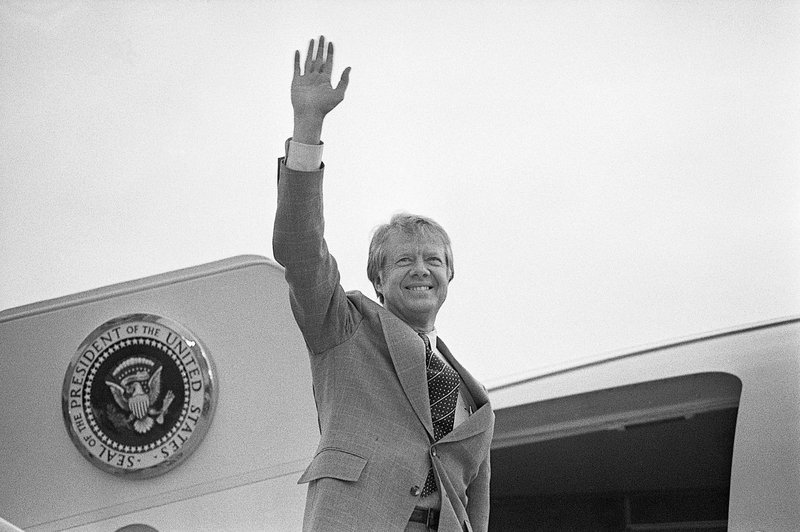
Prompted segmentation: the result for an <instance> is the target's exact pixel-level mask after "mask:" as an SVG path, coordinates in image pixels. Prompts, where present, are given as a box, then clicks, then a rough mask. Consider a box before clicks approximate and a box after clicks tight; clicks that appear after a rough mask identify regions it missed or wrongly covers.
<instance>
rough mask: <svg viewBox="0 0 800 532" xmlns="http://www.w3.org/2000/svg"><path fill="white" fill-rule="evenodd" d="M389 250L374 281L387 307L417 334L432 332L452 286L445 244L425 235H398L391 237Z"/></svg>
mask: <svg viewBox="0 0 800 532" xmlns="http://www.w3.org/2000/svg"><path fill="white" fill-rule="evenodd" d="M386 249H387V253H386V262H385V264H384V266H383V268H382V270H381V271H380V273H379V274H378V279H377V280H376V281H375V290H376V291H378V292H380V293H381V294H382V295H383V304H384V306H385V307H386V309H387V310H389V311H391V312H392V314H394V315H395V316H397V317H399V318H400V319H402V320H403V321H405V322H406V323H408V324H409V325H411V327H413V328H414V329H415V330H417V331H419V332H428V331H430V330H432V329H433V326H434V323H435V321H436V314H437V313H438V312H439V308H440V307H441V306H442V303H444V300H445V299H446V298H447V285H448V284H449V283H450V281H449V278H450V271H449V268H448V267H447V262H446V260H445V248H444V244H443V243H442V242H441V241H440V240H439V239H434V238H430V237H426V236H425V235H419V236H417V235H407V234H404V233H395V234H391V235H389V238H388V240H387V242H386Z"/></svg>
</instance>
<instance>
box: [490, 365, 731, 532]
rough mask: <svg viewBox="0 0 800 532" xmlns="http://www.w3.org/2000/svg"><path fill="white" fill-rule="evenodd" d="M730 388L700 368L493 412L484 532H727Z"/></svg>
mask: <svg viewBox="0 0 800 532" xmlns="http://www.w3.org/2000/svg"><path fill="white" fill-rule="evenodd" d="M740 393H741V382H740V381H739V379H738V378H736V377H735V376H733V375H730V374H726V373H701V374H694V375H687V376H681V377H676V378H670V379H664V380H657V381H650V382H643V383H639V384H633V385H628V386H622V387H618V388H610V389H605V390H600V391H595V392H590V393H584V394H580V395H572V396H567V397H561V398H557V399H551V400H547V401H541V402H533V403H529V404H521V405H518V406H513V407H510V408H504V409H500V410H498V411H497V412H496V414H497V419H496V427H495V442H494V445H493V448H492V486H491V489H492V506H491V517H490V530H496V531H501V530H502V531H513V530H525V531H536V530H542V531H545V530H546V531H553V530H570V531H592V532H597V531H651V530H652V531H655V530H658V531H673V532H677V531H689V530H704V531H722V530H727V523H728V499H729V489H730V478H731V462H732V454H733V443H734V434H735V429H736V419H737V412H738V404H739V396H740Z"/></svg>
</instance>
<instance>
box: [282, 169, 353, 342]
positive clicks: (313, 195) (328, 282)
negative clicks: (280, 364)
mask: <svg viewBox="0 0 800 532" xmlns="http://www.w3.org/2000/svg"><path fill="white" fill-rule="evenodd" d="M323 173H324V166H323V167H321V168H320V169H319V170H317V171H314V172H301V171H297V170H292V169H290V168H287V167H286V165H285V160H284V159H283V158H281V159H279V160H278V206H277V210H276V212H275V225H274V229H273V234H272V251H273V254H274V256H275V260H277V261H278V262H279V263H280V264H281V265H282V266H283V267H284V268H285V276H286V281H287V283H288V284H289V298H290V303H291V306H292V312H293V313H294V318H295V320H296V321H297V324H298V326H299V327H300V330H301V332H302V333H303V337H304V338H305V340H306V344H307V345H308V348H309V350H310V351H311V353H312V354H319V353H322V352H323V351H326V350H328V349H330V348H331V347H334V346H336V345H338V344H340V343H342V342H343V341H345V340H346V339H347V338H349V337H350V336H351V335H352V332H353V331H354V330H355V329H356V326H357V325H358V321H359V320H360V314H359V313H358V311H357V310H356V309H355V308H354V307H353V306H352V305H351V304H350V302H349V300H348V299H347V295H346V294H345V292H344V289H343V288H342V287H341V285H340V284H339V282H340V281H339V279H340V277H339V268H338V266H337V264H336V260H335V259H334V258H333V256H332V255H331V254H330V253H329V251H328V246H327V243H326V242H325V238H324V229H325V221H324V217H323V208H322V207H323V206H322V177H323Z"/></svg>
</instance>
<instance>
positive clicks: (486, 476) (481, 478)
mask: <svg viewBox="0 0 800 532" xmlns="http://www.w3.org/2000/svg"><path fill="white" fill-rule="evenodd" d="M489 454H490V453H489V451H487V452H486V456H485V457H484V459H483V463H481V466H480V469H479V470H478V476H476V477H475V479H474V480H473V481H472V482H471V483H470V485H469V486H467V497H468V501H467V515H468V516H469V521H470V524H471V525H472V530H474V531H475V532H479V531H480V532H486V530H488V528H489V480H490V479H491V465H490V461H489Z"/></svg>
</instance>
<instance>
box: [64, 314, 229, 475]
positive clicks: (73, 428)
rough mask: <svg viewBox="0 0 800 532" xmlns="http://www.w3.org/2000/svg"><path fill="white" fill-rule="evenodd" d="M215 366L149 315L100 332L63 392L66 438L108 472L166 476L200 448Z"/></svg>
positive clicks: (210, 410)
mask: <svg viewBox="0 0 800 532" xmlns="http://www.w3.org/2000/svg"><path fill="white" fill-rule="evenodd" d="M216 392H217V390H216V374H215V371H214V368H213V362H212V361H211V359H210V358H209V355H208V353H207V352H206V350H205V349H204V348H203V346H202V344H201V343H200V341H199V340H198V339H197V338H195V337H194V336H193V335H192V334H191V333H190V332H189V331H188V330H186V329H185V328H184V327H182V326H181V325H179V324H178V323H175V322H173V321H171V320H168V319H166V318H162V317H160V316H154V315H151V314H131V315H127V316H121V317H118V318H115V319H112V320H110V321H108V322H106V323H104V324H103V325H101V326H100V327H98V328H97V329H95V330H94V331H93V332H92V333H91V334H89V336H87V337H86V339H85V340H84V341H83V343H82V344H81V345H80V347H79V348H78V351H77V352H76V353H75V356H74V357H73V358H72V361H71V362H70V364H69V368H68V369H67V373H66V375H65V377H64V386H63V388H62V392H61V405H62V411H63V414H64V423H65V425H66V428H67V432H68V433H69V435H70V437H71V438H72V441H73V443H74V444H75V446H76V447H77V448H78V450H79V451H80V452H81V453H82V454H83V455H84V456H85V457H86V458H87V459H88V460H89V461H90V462H91V463H92V464H94V465H95V466H97V467H99V468H100V469H102V470H104V471H107V472H109V473H114V474H119V475H125V476H129V477H132V478H145V477H152V476H156V475H161V474H163V473H166V472H167V471H169V470H170V469H172V468H173V467H175V466H177V465H178V464H179V463H181V462H182V461H183V460H185V459H186V458H187V457H188V456H189V455H190V454H191V453H192V452H193V451H194V450H195V449H196V448H197V446H198V445H199V444H200V441H201V440H202V439H203V436H205V433H206V431H207V430H208V427H209V425H210V423H211V419H212V417H213V414H214V406H215V403H216Z"/></svg>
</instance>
